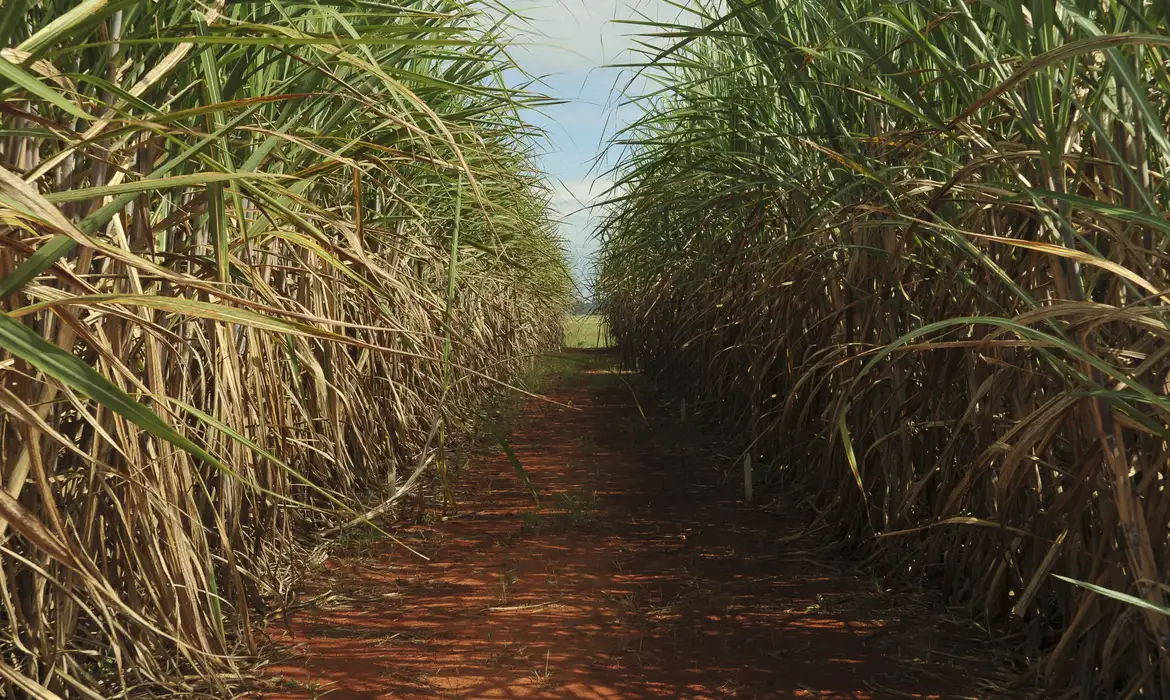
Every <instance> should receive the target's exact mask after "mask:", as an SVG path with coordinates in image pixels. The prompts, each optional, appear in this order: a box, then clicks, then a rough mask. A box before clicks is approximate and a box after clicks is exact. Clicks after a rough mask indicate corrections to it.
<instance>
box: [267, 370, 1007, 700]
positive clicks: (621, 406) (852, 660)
mask: <svg viewBox="0 0 1170 700" xmlns="http://www.w3.org/2000/svg"><path fill="white" fill-rule="evenodd" d="M574 357H575V358H576V359H577V360H578V361H580V363H581V367H582V369H581V370H580V371H578V372H575V373H572V374H570V375H569V376H566V377H563V378H561V379H560V380H559V381H558V382H556V385H555V386H554V387H553V388H552V390H551V391H550V395H551V397H552V398H554V399H556V400H557V401H560V402H562V403H568V404H571V405H572V406H574V407H576V408H577V409H578V410H569V409H563V408H558V407H555V406H550V405H549V404H547V403H542V402H538V401H529V402H527V403H526V404H525V406H524V408H523V411H522V415H521V417H520V419H519V421H518V424H517V426H516V429H515V433H514V436H513V440H512V445H513V447H514V449H515V452H516V454H517V456H518V457H519V459H520V460H521V462H522V463H523V464H524V467H525V470H526V472H527V473H528V475H529V476H530V478H531V480H532V482H533V484H534V485H535V487H536V489H537V490H538V491H539V493H540V494H541V496H542V505H543V508H542V509H540V510H537V509H536V508H535V507H534V505H533V502H532V499H531V497H530V496H529V495H528V493H527V492H526V490H525V489H524V487H523V486H522V484H521V483H520V480H519V479H518V478H517V476H516V474H515V472H514V471H513V470H512V468H511V466H510V465H509V462H508V461H507V458H506V457H504V456H503V455H499V456H489V457H486V458H484V459H481V460H476V461H475V462H474V463H473V465H472V466H471V467H469V468H468V469H467V470H466V472H465V473H464V474H463V475H462V478H461V480H460V484H459V485H458V488H457V491H456V501H457V504H458V505H457V510H456V513H455V515H454V516H453V517H450V518H449V519H448V520H446V521H442V522H437V523H435V524H434V525H431V526H425V527H424V526H416V527H413V528H409V529H407V530H406V531H405V537H404V539H405V540H406V541H408V542H409V543H410V544H411V545H412V546H414V547H415V548H417V549H418V550H419V551H420V552H422V553H424V554H425V555H426V556H428V557H429V558H430V561H429V562H426V561H423V560H421V559H419V558H418V557H415V556H413V555H410V554H409V553H407V552H406V551H405V550H403V549H402V548H398V547H394V546H392V545H387V544H383V543H367V544H366V545H365V546H364V547H359V548H356V549H355V551H354V552H353V553H352V554H349V555H346V556H345V557H341V558H336V559H333V560H330V561H329V562H326V570H325V572H324V573H323V574H322V577H321V579H320V580H319V581H317V582H315V583H314V590H313V591H307V592H306V594H305V595H306V597H307V596H309V595H311V594H313V593H314V592H315V594H316V595H319V596H321V597H319V598H317V599H316V602H315V603H314V604H313V605H312V606H311V607H309V608H306V609H304V610H302V611H301V612H299V613H298V614H296V615H295V616H293V618H292V629H291V634H290V631H289V630H288V629H286V628H285V627H284V626H283V625H278V626H276V627H274V628H273V629H272V630H271V633H272V636H273V638H274V640H275V641H276V642H277V643H278V644H279V645H281V646H282V647H283V648H284V649H285V650H286V651H287V652H288V653H289V654H290V656H289V658H288V659H286V660H284V661H282V662H281V663H280V665H277V666H273V667H271V668H270V669H269V672H270V673H271V674H272V675H273V676H275V677H281V678H283V679H284V680H283V681H282V686H283V689H282V690H280V691H279V692H272V693H267V694H266V695H265V696H264V697H266V698H305V697H328V698H331V699H333V700H338V699H341V698H353V699H359V698H370V699H373V698H436V697H437V698H447V697H450V698H455V697H459V698H655V697H658V698H732V697H734V698H905V697H944V698H962V697H976V696H979V694H980V693H979V690H978V687H977V684H978V683H979V681H977V680H976V679H977V678H980V677H982V676H983V673H982V671H985V670H986V667H984V666H983V665H982V664H980V662H978V661H976V660H974V659H973V658H971V657H975V656H977V653H974V652H971V651H969V650H970V649H971V647H970V646H969V645H964V643H963V641H962V639H961V635H960V634H959V632H958V630H957V628H956V627H954V626H952V625H949V624H947V623H946V622H945V621H943V620H941V619H939V618H938V617H937V615H935V614H933V613H931V612H930V611H929V609H927V608H925V607H921V606H915V605H914V604H912V603H908V602H907V600H906V599H905V598H904V597H901V598H899V599H898V600H897V601H896V602H895V600H894V599H893V598H892V597H891V596H890V595H888V594H881V593H878V592H877V591H876V587H875V585H874V584H873V583H872V582H869V581H864V580H860V579H858V578H855V577H854V576H851V575H848V574H846V573H843V566H842V565H841V564H839V563H834V562H833V561H832V560H830V559H826V558H824V557H823V556H821V555H817V554H814V553H810V551H809V550H814V549H816V548H818V547H819V546H820V544H821V543H820V542H818V541H817V540H816V537H815V536H809V537H804V538H799V537H796V536H797V535H798V534H799V533H800V531H801V528H802V526H803V521H802V520H801V519H799V518H798V517H796V516H793V515H779V514H777V513H775V512H773V511H775V510H777V509H770V510H769V509H765V508H758V507H757V508H749V507H747V506H745V504H744V503H743V502H742V493H741V491H740V490H739V488H737V484H739V483H741V482H738V481H737V480H736V479H734V478H733V479H727V480H724V479H723V475H722V473H721V472H720V471H719V470H718V469H717V468H715V466H714V465H715V462H714V460H712V459H711V458H710V457H709V456H708V455H706V454H705V453H704V449H703V448H702V442H701V440H699V439H698V438H696V437H694V436H692V435H691V434H690V431H688V430H687V429H686V428H685V427H682V426H680V425H679V422H678V420H677V418H675V417H674V416H673V415H671V414H668V413H667V412H666V411H665V410H664V409H661V408H659V407H657V405H656V404H655V402H654V401H653V399H652V397H650V396H649V395H648V394H647V395H643V392H642V391H641V390H639V392H638V398H640V399H641V403H642V406H641V408H642V409H644V410H645V411H646V414H647V415H646V418H643V416H642V413H641V411H640V410H639V406H638V405H637V403H636V402H635V400H634V396H635V395H634V393H633V392H632V390H631V389H630V388H629V387H628V386H627V385H626V383H625V382H623V381H622V380H621V378H620V377H619V376H618V375H615V374H613V373H609V372H607V371H604V370H598V369H596V368H597V367H598V366H600V364H601V363H600V361H599V357H603V356H600V355H598V354H596V353H594V354H590V353H588V352H578V353H575V355H574ZM591 368H592V369H591ZM786 540H787V541H786ZM963 649H967V650H968V651H966V652H963V651H960V650H963Z"/></svg>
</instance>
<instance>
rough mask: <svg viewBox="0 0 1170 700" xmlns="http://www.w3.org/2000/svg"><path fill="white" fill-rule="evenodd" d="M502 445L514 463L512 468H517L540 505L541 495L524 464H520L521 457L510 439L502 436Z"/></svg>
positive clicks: (534, 499) (535, 500) (522, 479)
mask: <svg viewBox="0 0 1170 700" xmlns="http://www.w3.org/2000/svg"><path fill="white" fill-rule="evenodd" d="M500 447H502V448H503V449H504V454H506V455H508V461H509V462H511V463H512V468H513V469H515V470H516V474H517V475H518V476H519V477H520V481H523V482H524V486H525V488H527V489H528V493H530V494H532V500H533V501H534V502H535V503H536V505H537V506H539V505H540V496H538V495H537V494H536V489H535V488H533V486H532V481H531V480H529V478H528V473H527V472H525V471H524V465H522V464H520V459H519V458H518V457H516V453H515V452H513V451H512V446H511V445H509V444H508V439H507V438H505V437H502V436H501V437H500Z"/></svg>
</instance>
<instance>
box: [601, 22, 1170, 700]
mask: <svg viewBox="0 0 1170 700" xmlns="http://www.w3.org/2000/svg"><path fill="white" fill-rule="evenodd" d="M683 5H685V6H686V7H687V8H688V9H687V11H686V12H685V13H684V14H683V17H682V19H681V20H680V21H679V22H678V23H677V24H664V25H658V26H653V27H651V30H652V31H653V34H652V35H651V36H652V37H653V38H647V39H646V43H645V45H646V47H647V49H646V60H645V62H644V64H645V65H644V66H643V68H642V76H643V77H644V78H646V79H647V80H649V81H650V83H651V84H652V86H653V88H654V90H653V91H651V92H650V94H647V95H643V96H640V97H637V98H636V101H637V102H639V103H640V104H642V105H643V106H644V108H645V114H644V117H643V118H641V119H640V120H639V121H638V122H636V123H635V124H633V125H632V126H631V127H629V128H628V129H626V130H624V131H623V132H622V133H621V134H620V135H619V136H618V138H617V140H616V142H615V148H616V149H617V150H618V151H619V152H620V154H621V155H620V159H619V162H618V164H617V166H616V167H615V170H614V171H613V175H614V180H615V182H616V183H617V185H616V187H615V189H614V191H613V198H614V202H613V206H612V210H611V213H610V214H609V215H608V218H607V219H606V221H605V222H604V224H603V226H602V228H601V235H602V239H603V253H602V259H601V262H600V268H599V270H600V271H599V280H598V289H599V293H600V295H601V297H602V299H603V302H602V306H603V309H604V312H605V314H606V315H607V317H608V320H609V323H610V325H611V328H612V332H613V333H614V335H615V336H616V338H617V340H618V342H619V343H620V345H621V347H622V348H623V350H624V352H625V353H626V356H627V358H628V360H629V361H631V362H633V363H636V364H637V365H638V366H640V367H641V368H643V369H645V370H647V371H650V372H653V373H658V374H662V375H664V376H667V377H670V378H672V379H673V380H675V381H676V382H677V383H679V384H680V385H681V386H683V387H685V388H686V390H687V391H688V392H690V393H692V394H693V395H695V396H697V397H698V398H699V399H700V401H699V403H698V404H697V405H698V409H697V410H699V411H700V412H702V413H704V414H705V415H707V416H710V417H713V418H716V419H718V420H720V421H722V422H724V423H725V424H728V425H732V426H735V427H736V428H737V429H738V430H739V431H740V432H741V434H742V435H743V436H744V438H745V444H750V445H751V447H750V449H751V450H753V451H754V452H755V453H756V454H757V456H762V457H763V458H764V461H765V462H766V463H768V464H770V465H771V466H772V468H773V472H772V476H773V477H776V478H780V479H784V480H789V481H799V482H802V483H803V484H805V485H806V486H808V487H809V488H810V490H811V492H812V493H813V494H815V498H814V503H815V504H816V505H817V507H818V508H819V509H820V510H821V512H822V517H823V518H825V520H826V521H827V522H829V523H832V524H834V525H835V526H836V527H837V528H838V530H839V532H840V533H841V534H842V536H844V537H846V538H849V539H850V540H851V541H854V542H856V543H857V545H858V546H859V547H863V548H865V552H866V554H867V555H868V556H870V557H872V559H871V561H881V562H884V567H885V569H886V570H887V571H896V572H900V573H902V574H904V575H910V576H913V577H916V578H919V579H920V580H925V581H929V582H930V585H937V586H940V587H941V588H942V589H944V590H945V591H946V593H947V594H948V595H949V596H950V599H951V600H952V601H954V602H956V603H960V604H963V605H966V606H967V607H968V608H969V610H970V612H971V614H972V615H973V616H974V617H976V618H979V619H982V620H983V621H985V622H987V623H989V624H991V625H997V626H998V625H1002V628H1001V629H1003V630H1005V635H1004V636H1003V637H1002V640H1003V642H1004V643H1006V644H1010V645H1013V646H1014V647H1015V648H1016V649H1018V650H1019V651H1020V652H1021V654H1023V655H1026V657H1027V658H1028V659H1029V660H1030V664H1029V673H1028V676H1027V678H1026V681H1027V682H1029V683H1032V682H1034V683H1039V684H1043V685H1045V686H1047V687H1049V688H1055V689H1067V690H1069V691H1070V693H1071V694H1072V695H1078V694H1080V696H1083V697H1103V698H1120V697H1135V696H1142V697H1170V654H1168V653H1167V651H1168V650H1167V646H1166V645H1167V641H1166V640H1167V639H1168V636H1167V635H1168V632H1170V626H1168V624H1167V620H1168V618H1167V617H1166V611H1165V607H1164V606H1165V603H1166V601H1165V597H1166V589H1165V586H1164V585H1163V583H1164V582H1165V581H1166V569H1167V567H1168V566H1170V550H1168V546H1167V544H1168V543H1167V533H1168V529H1167V526H1168V519H1170V499H1168V498H1167V497H1166V493H1165V488H1166V486H1165V484H1166V469H1167V457H1168V456H1170V448H1168V447H1167V444H1168V443H1167V440H1168V438H1170V398H1168V397H1167V395H1166V394H1167V390H1166V387H1167V381H1168V380H1170V374H1168V373H1170V359H1168V358H1170V343H1168V342H1167V339H1168V338H1170V326H1167V321H1168V320H1170V309H1168V306H1167V303H1166V299H1165V296H1164V292H1165V290H1166V289H1168V288H1170V269H1168V266H1167V254H1168V253H1170V243H1168V241H1170V236H1168V233H1170V223H1168V221H1167V217H1166V214H1165V210H1166V208H1167V204H1168V202H1170V183H1168V182H1167V180H1166V177H1165V173H1166V171H1167V168H1170V136H1168V135H1167V131H1166V124H1167V116H1168V112H1170V100H1168V99H1167V97H1166V95H1167V94H1168V93H1167V91H1168V90H1170V74H1168V73H1167V65H1168V59H1170V13H1168V12H1167V11H1166V5H1165V4H1164V3H1151V2H1125V1H1123V0H1104V1H1102V0H1066V1H1064V2H1052V1H1050V0H1025V1H1024V2H994V1H992V0H969V1H967V0H903V1H890V0H844V1H843V2H838V1H829V0H787V1H783V2H782V1H781V0H750V1H749V0H725V1H721V0H693V1H692V2H689V3H683ZM691 405H692V406H694V405H695V404H694V403H692V404H691ZM875 535H881V536H880V537H877V538H875ZM1061 577H1063V578H1061ZM1078 583H1079V584H1081V585H1078ZM1087 586H1096V587H1099V588H1097V589H1095V590H1094V589H1091V588H1090V587H1087Z"/></svg>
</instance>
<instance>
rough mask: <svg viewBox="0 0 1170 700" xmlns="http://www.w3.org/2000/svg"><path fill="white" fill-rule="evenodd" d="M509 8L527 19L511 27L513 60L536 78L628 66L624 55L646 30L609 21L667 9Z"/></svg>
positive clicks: (649, 3)
mask: <svg viewBox="0 0 1170 700" xmlns="http://www.w3.org/2000/svg"><path fill="white" fill-rule="evenodd" d="M509 5H510V7H511V9H512V10H513V11H514V12H515V13H516V14H517V15H520V16H521V17H524V18H525V19H527V20H528V21H527V22H523V23H520V22H516V21H514V22H513V27H514V30H515V32H516V47H515V48H514V49H513V50H512V53H513V56H514V57H515V59H516V61H517V63H519V64H521V66H523V67H524V68H525V69H526V70H528V71H529V72H532V73H535V74H538V75H543V74H548V73H558V72H567V71H588V70H591V69H594V68H597V67H600V66H603V65H607V64H611V63H618V62H623V61H628V60H629V55H628V54H627V51H628V50H629V49H631V48H633V47H634V46H635V42H636V38H637V35H638V34H640V33H643V32H644V31H646V30H645V29H644V28H642V27H638V26H634V25H628V24H620V23H616V22H614V20H640V19H643V18H644V17H650V18H659V17H661V16H662V15H664V14H665V11H666V10H667V9H668V8H669V5H667V4H666V3H664V2H662V0H522V2H521V3H517V4H515V6H513V3H509Z"/></svg>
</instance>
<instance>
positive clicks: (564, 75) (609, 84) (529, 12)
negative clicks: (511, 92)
mask: <svg viewBox="0 0 1170 700" xmlns="http://www.w3.org/2000/svg"><path fill="white" fill-rule="evenodd" d="M506 2H507V5H508V7H509V8H510V9H512V10H513V11H514V12H516V13H517V14H518V15H521V16H523V17H525V18H527V19H528V20H529V21H528V22H527V23H524V24H519V23H514V24H513V31H514V33H515V36H516V44H515V45H514V47H513V48H512V49H511V54H512V57H513V59H514V60H515V61H516V63H517V64H519V65H520V67H521V68H522V69H523V70H524V71H525V72H527V73H529V74H531V75H534V76H536V77H539V78H541V81H542V84H540V85H537V86H535V87H534V89H535V90H538V91H540V92H543V93H544V94H546V95H548V96H550V97H554V98H557V99H562V100H566V101H567V102H566V104H563V105H556V106H551V107H545V108H543V109H542V110H541V112H542V113H530V114H529V115H528V118H529V120H530V121H531V122H532V123H534V124H535V125H537V126H539V127H541V128H542V129H544V130H545V131H546V132H547V134H548V143H547V146H546V151H545V152H544V153H543V155H542V158H541V163H540V165H541V166H542V167H543V169H544V170H545V172H547V173H548V176H549V184H550V187H551V188H552V191H553V193H554V195H553V206H554V208H555V209H556V211H557V214H558V215H559V216H560V217H561V218H562V225H561V232H562V235H563V236H564V237H565V239H566V241H567V243H568V247H569V255H570V259H571V263H572V265H573V269H574V272H575V274H576V276H577V279H578V281H579V282H580V283H587V279H588V275H589V269H590V265H589V261H590V258H591V257H592V255H593V254H594V253H595V252H596V249H597V246H596V242H595V241H594V240H593V228H594V225H595V221H596V218H597V216H598V214H597V213H593V214H590V213H589V212H588V211H583V209H584V208H585V207H587V206H588V205H589V204H591V203H592V201H594V200H595V199H596V198H597V197H598V196H599V195H601V194H603V193H604V192H605V190H606V189H607V188H608V187H609V181H608V180H607V179H606V178H604V177H599V176H602V175H604V172H605V170H607V169H608V168H607V167H606V166H605V164H604V163H603V164H602V165H600V166H598V165H595V163H594V160H595V158H596V157H597V155H598V153H599V152H600V151H601V150H602V149H603V148H604V145H605V143H606V141H607V140H608V138H609V137H610V136H612V135H613V133H614V131H615V130H616V129H617V128H618V127H619V126H620V125H622V124H625V123H628V122H629V121H630V120H631V119H634V118H637V116H638V110H637V108H635V107H631V106H626V107H625V108H622V107H621V97H620V90H618V89H615V87H620V86H621V85H624V83H625V82H626V80H628V78H629V75H630V74H629V72H628V71H621V70H619V69H616V68H612V67H611V68H606V67H605V66H607V65H612V64H615V63H628V62H630V61H631V60H633V58H634V55H633V54H631V53H630V50H631V49H632V48H633V47H634V46H635V42H636V40H637V36H636V35H637V34H638V33H639V32H641V31H644V30H643V29H642V28H640V27H636V26H631V25H623V24H616V23H614V22H613V20H615V19H616V20H631V19H633V20H640V19H644V18H647V17H649V18H653V19H659V18H663V17H665V15H666V12H667V11H668V9H669V5H668V4H667V3H666V2H665V1H664V0H506Z"/></svg>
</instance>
